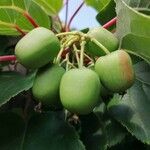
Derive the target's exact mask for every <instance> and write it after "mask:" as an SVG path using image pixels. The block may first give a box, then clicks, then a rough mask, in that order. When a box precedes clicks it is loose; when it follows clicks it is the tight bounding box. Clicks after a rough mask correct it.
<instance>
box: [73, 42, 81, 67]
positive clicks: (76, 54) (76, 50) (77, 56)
mask: <svg viewBox="0 0 150 150" xmlns="http://www.w3.org/2000/svg"><path fill="white" fill-rule="evenodd" d="M73 49H74V52H75V56H76V60H77V64H78V67H80V59H79V55H78V49H77V47H76V45H75V44H73Z"/></svg>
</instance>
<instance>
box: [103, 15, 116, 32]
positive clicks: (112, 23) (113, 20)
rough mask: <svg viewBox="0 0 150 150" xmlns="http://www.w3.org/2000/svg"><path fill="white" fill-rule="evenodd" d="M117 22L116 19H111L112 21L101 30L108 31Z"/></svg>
mask: <svg viewBox="0 0 150 150" xmlns="http://www.w3.org/2000/svg"><path fill="white" fill-rule="evenodd" d="M116 22H117V17H115V18H113V19H112V20H110V21H109V22H107V23H106V24H104V25H103V28H105V29H108V28H109V27H111V26H113V25H115V24H116Z"/></svg>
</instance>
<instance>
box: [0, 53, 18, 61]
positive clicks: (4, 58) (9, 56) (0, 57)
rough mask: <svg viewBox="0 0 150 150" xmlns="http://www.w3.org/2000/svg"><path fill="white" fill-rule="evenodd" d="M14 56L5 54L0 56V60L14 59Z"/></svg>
mask: <svg viewBox="0 0 150 150" xmlns="http://www.w3.org/2000/svg"><path fill="white" fill-rule="evenodd" d="M15 60H16V56H15V55H6V56H0V62H3V61H15Z"/></svg>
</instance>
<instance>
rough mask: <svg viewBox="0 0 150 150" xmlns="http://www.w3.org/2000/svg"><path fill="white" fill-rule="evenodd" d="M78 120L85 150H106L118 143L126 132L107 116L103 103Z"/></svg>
mask: <svg viewBox="0 0 150 150" xmlns="http://www.w3.org/2000/svg"><path fill="white" fill-rule="evenodd" d="M80 120H81V131H82V133H81V138H82V140H83V142H84V144H85V146H86V149H87V150H106V149H107V148H108V147H112V146H114V145H116V144H118V143H120V142H121V141H122V140H123V139H124V137H125V135H126V130H125V129H124V128H123V127H122V126H121V125H120V124H119V123H118V122H116V121H115V120H113V119H111V118H110V117H109V116H108V115H107V111H106V105H105V104H104V103H101V104H100V105H99V106H98V107H96V109H95V110H94V113H91V114H89V115H85V116H81V117H80Z"/></svg>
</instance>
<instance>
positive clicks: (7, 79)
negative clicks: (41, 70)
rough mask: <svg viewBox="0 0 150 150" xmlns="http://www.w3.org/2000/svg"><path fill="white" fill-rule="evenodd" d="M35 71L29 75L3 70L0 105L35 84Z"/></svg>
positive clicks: (0, 83)
mask: <svg viewBox="0 0 150 150" xmlns="http://www.w3.org/2000/svg"><path fill="white" fill-rule="evenodd" d="M34 77H35V73H31V74H29V75H27V76H23V75H20V74H18V73H15V72H1V74H0V106H1V105H3V104H5V103H6V102H7V101H8V100H10V99H11V98H12V97H14V96H16V95H17V94H19V93H20V92H22V91H26V90H28V89H30V88H31V87H32V85H33V81H34Z"/></svg>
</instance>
